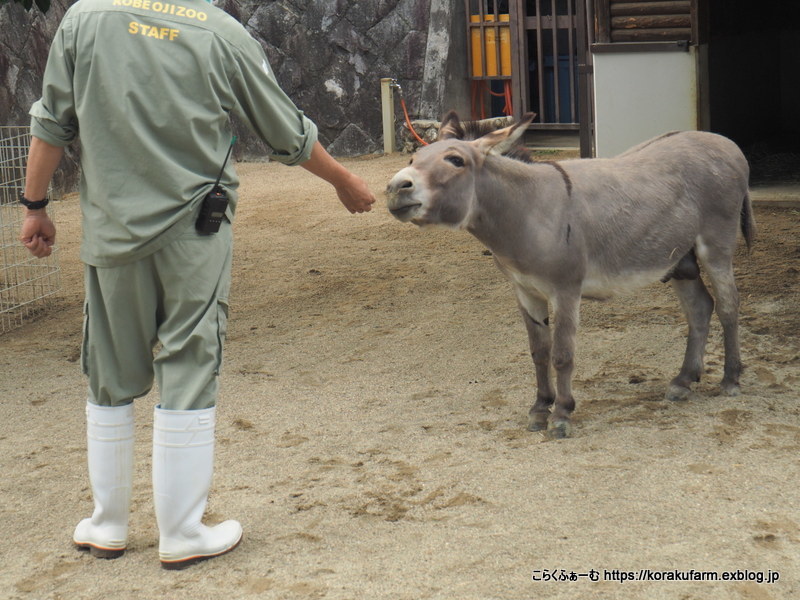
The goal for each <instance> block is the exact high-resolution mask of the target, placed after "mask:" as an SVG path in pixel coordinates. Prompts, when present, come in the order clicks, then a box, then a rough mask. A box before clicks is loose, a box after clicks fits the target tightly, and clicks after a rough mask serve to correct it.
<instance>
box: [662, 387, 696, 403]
mask: <svg viewBox="0 0 800 600" xmlns="http://www.w3.org/2000/svg"><path fill="white" fill-rule="evenodd" d="M691 395H692V390H690V389H689V388H686V387H683V386H681V385H675V384H674V383H670V384H669V387H668V388H667V393H666V394H665V395H664V397H665V398H666V399H667V400H669V401H670V402H685V401H686V400H688V399H689V397H690V396H691Z"/></svg>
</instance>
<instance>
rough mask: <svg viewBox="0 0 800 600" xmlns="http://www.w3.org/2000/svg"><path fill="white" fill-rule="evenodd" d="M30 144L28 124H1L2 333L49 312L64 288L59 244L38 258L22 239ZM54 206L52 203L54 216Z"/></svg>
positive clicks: (0, 233) (51, 214)
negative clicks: (22, 197)
mask: <svg viewBox="0 0 800 600" xmlns="http://www.w3.org/2000/svg"><path fill="white" fill-rule="evenodd" d="M29 144H30V130H29V128H28V127H0V335H2V334H4V333H6V332H8V331H11V330H12V329H15V328H16V327H19V326H21V325H22V324H23V323H25V322H26V321H28V320H30V319H32V318H33V317H35V316H37V315H39V314H42V313H43V312H45V311H46V310H47V308H48V307H49V306H50V304H51V301H52V297H53V295H54V294H55V293H56V292H58V291H59V290H60V289H61V283H60V275H61V269H60V267H59V264H58V248H57V247H55V246H54V248H53V250H54V251H53V254H51V255H50V256H49V257H47V258H35V257H34V256H32V255H31V254H30V253H29V252H28V250H27V249H26V248H25V247H24V246H23V245H22V244H21V243H20V241H19V231H20V227H21V225H22V218H23V213H24V211H23V210H22V208H21V207H20V206H19V204H18V198H19V194H20V192H22V191H23V189H24V180H25V163H26V160H27V156H28V146H29ZM54 210H55V206H54V205H53V203H51V204H50V206H48V208H47V212H48V214H49V215H50V218H53V216H54Z"/></svg>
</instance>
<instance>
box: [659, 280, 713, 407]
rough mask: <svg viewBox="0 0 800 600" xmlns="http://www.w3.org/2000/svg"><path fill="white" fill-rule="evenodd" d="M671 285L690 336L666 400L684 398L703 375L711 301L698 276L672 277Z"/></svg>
mask: <svg viewBox="0 0 800 600" xmlns="http://www.w3.org/2000/svg"><path fill="white" fill-rule="evenodd" d="M672 287H673V289H674V290H675V293H676V294H677V295H678V299H679V300H680V302H681V308H683V314H684V315H686V320H687V321H688V322H689V335H688V338H687V341H686V354H685V355H684V357H683V366H681V370H680V373H678V376H677V377H675V379H673V380H672V381H671V382H670V384H669V388H667V394H666V398H667V400H686V399H687V398H688V397H689V394H690V393H691V386H692V384H693V383H695V382H696V381H700V377H701V375H702V374H703V355H704V354H705V347H706V341H707V340H708V330H709V324H710V322H711V313H712V312H713V310H714V301H713V300H712V299H711V295H710V294H709V293H708V290H707V289H706V286H705V285H703V280H702V279H700V277H697V278H696V279H682V280H678V279H673V280H672Z"/></svg>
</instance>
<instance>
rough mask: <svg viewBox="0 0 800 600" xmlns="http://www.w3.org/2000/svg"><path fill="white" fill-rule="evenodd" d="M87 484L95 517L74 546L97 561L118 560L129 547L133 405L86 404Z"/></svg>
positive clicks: (77, 535)
mask: <svg viewBox="0 0 800 600" xmlns="http://www.w3.org/2000/svg"><path fill="white" fill-rule="evenodd" d="M86 438H87V454H88V459H89V481H90V483H91V486H92V496H93V498H94V513H92V516H91V517H89V518H88V519H84V520H83V521H81V522H80V523H78V526H77V527H76V528H75V534H74V535H73V536H72V539H73V541H74V542H75V545H77V546H78V547H79V548H81V549H88V550H89V551H90V552H91V553H92V555H93V556H96V557H98V558H118V557H120V556H122V554H123V553H124V552H125V546H126V544H127V543H128V514H129V511H130V505H131V481H132V479H133V403H131V404H127V405H125V406H97V405H95V404H91V403H90V402H87V403H86Z"/></svg>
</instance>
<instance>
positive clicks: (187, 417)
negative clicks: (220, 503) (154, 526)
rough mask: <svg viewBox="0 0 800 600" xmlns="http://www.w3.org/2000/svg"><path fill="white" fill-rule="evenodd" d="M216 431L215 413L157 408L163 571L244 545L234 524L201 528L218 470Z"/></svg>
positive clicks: (156, 486)
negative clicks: (213, 480)
mask: <svg viewBox="0 0 800 600" xmlns="http://www.w3.org/2000/svg"><path fill="white" fill-rule="evenodd" d="M214 426H215V409H214V408H207V409H204V410H162V409H161V408H160V407H159V406H156V408H155V416H154V425H153V495H154V499H155V508H156V520H157V521H158V530H159V533H160V539H159V545H158V554H159V557H160V558H161V566H163V567H164V568H165V569H184V568H186V567H188V566H189V565H192V564H194V563H196V562H199V561H201V560H206V559H208V558H213V557H215V556H219V555H220V554H225V553H226V552H230V551H231V550H233V549H234V548H235V547H236V546H237V545H238V544H239V542H240V541H241V539H242V526H241V525H239V523H238V522H236V521H225V522H224V523H220V524H219V525H217V526H216V527H206V526H205V525H203V524H202V523H201V522H200V520H201V519H202V518H203V513H204V512H205V509H206V501H207V500H208V491H209V489H210V488H211V476H212V473H213V470H214Z"/></svg>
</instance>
